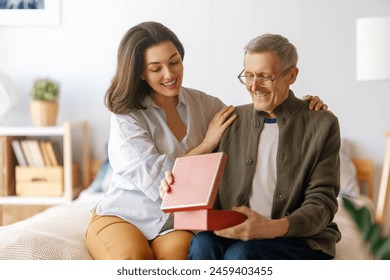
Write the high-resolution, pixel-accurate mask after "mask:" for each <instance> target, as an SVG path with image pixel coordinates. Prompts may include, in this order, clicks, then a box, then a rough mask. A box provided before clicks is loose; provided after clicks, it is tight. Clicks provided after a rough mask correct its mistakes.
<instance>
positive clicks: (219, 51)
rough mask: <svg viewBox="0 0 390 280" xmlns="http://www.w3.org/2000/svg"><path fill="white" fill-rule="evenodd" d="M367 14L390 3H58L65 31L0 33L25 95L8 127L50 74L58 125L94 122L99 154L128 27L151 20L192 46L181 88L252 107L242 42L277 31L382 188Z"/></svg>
mask: <svg viewBox="0 0 390 280" xmlns="http://www.w3.org/2000/svg"><path fill="white" fill-rule="evenodd" d="M366 16H390V1H389V0H371V1H369V0H327V1H325V0H324V1H319V0H289V1H287V0H274V1H269V0H267V1H265V0H241V1H236V0H215V1H213V0H197V1H189V0H143V1H132V0H130V1H129V0H127V1H126V0H112V1H103V0H62V7H61V17H62V18H61V25H60V26H57V27H27V26H26V27H3V26H0V71H2V72H4V73H6V74H7V75H8V76H9V77H10V78H11V79H12V80H13V81H14V83H15V84H16V86H17V88H18V90H19V92H20V95H21V100H20V102H19V103H18V104H17V106H16V107H15V108H14V109H13V110H12V111H11V112H10V114H9V116H8V119H9V123H10V124H11V125H21V124H27V125H28V124H30V123H31V121H30V116H29V109H28V104H29V101H30V96H29V91H30V88H31V86H32V83H33V80H34V79H35V78H37V77H46V76H47V77H51V78H53V79H56V80H58V81H60V83H61V99H60V106H61V108H60V114H59V122H62V121H65V120H78V119H86V120H88V122H89V124H90V128H91V142H92V150H91V152H92V154H93V156H95V157H99V156H101V155H102V154H103V153H104V144H105V142H106V141H107V139H108V131H109V113H108V111H107V110H106V108H105V107H104V105H103V96H104V92H105V90H106V89H107V87H108V85H109V82H110V80H111V78H112V76H113V73H114V70H115V66H116V51H117V47H118V44H119V41H120V39H121V37H122V35H123V34H124V32H125V31H126V30H127V29H128V28H130V27H131V26H133V25H135V24H137V23H139V22H141V21H144V20H155V21H160V22H162V23H164V24H165V25H167V26H168V27H170V28H171V29H172V30H174V31H175V32H176V33H177V35H178V36H179V38H180V39H181V41H182V42H183V44H184V46H185V49H186V57H185V61H184V62H185V80H184V85H185V86H190V87H195V88H198V89H202V90H204V91H206V92H207V93H209V94H212V95H215V96H218V97H220V98H221V99H222V100H223V101H225V102H226V103H227V104H243V103H247V102H250V99H249V96H248V93H247V92H246V91H245V89H244V88H243V87H242V86H241V85H240V84H239V83H238V81H237V79H236V76H237V74H238V73H239V72H240V71H241V69H242V59H243V56H242V54H243V52H242V47H243V46H244V44H245V43H246V42H247V41H249V40H250V39H251V38H253V37H254V36H257V35H259V34H261V33H265V32H271V33H281V34H283V35H284V36H286V37H288V38H289V39H290V40H291V41H292V42H293V43H294V44H295V45H296V46H297V48H298V52H299V55H300V60H299V68H300V75H299V77H298V81H297V82H296V84H295V85H294V86H293V90H294V91H295V93H296V95H297V96H299V97H300V96H303V95H304V94H308V93H310V94H316V95H319V96H321V98H323V99H324V100H325V101H326V102H327V103H328V104H329V106H330V108H331V110H332V111H333V112H334V113H335V114H336V115H337V116H338V117H339V120H340V125H341V131H342V136H343V137H346V138H348V139H349V140H351V141H352V142H353V153H354V156H355V157H370V158H373V159H374V163H375V182H374V183H375V185H376V186H378V185H379V181H380V172H381V168H382V161H383V154H384V150H385V144H386V142H385V139H384V137H383V132H384V131H385V130H389V129H390V121H389V119H390V110H388V107H389V105H390V82H375V83H373V82H372V83H369V82H357V81H356V79H355V72H356V71H355V65H356V62H355V21H356V19H357V18H359V17H366ZM73 112H77V113H76V114H75V113H73ZM375 195H377V193H376V194H375Z"/></svg>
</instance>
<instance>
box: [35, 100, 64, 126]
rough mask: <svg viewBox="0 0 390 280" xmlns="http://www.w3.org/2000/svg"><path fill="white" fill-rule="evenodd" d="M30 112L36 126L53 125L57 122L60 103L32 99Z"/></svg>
mask: <svg viewBox="0 0 390 280" xmlns="http://www.w3.org/2000/svg"><path fill="white" fill-rule="evenodd" d="M30 112H31V119H32V123H33V125H34V126H53V125H56V122H57V114H58V103H57V102H55V101H44V100H32V101H31V103H30Z"/></svg>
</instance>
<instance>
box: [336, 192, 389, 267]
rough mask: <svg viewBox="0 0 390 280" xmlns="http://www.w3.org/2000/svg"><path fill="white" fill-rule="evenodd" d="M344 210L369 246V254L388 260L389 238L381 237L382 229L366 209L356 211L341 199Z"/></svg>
mask: <svg viewBox="0 0 390 280" xmlns="http://www.w3.org/2000/svg"><path fill="white" fill-rule="evenodd" d="M343 203H344V208H345V209H346V211H347V212H348V213H349V214H350V216H351V218H352V219H353V220H354V222H355V223H356V226H357V227H358V228H359V230H360V232H361V234H362V236H363V238H364V240H365V241H366V242H368V243H369V244H370V247H371V253H372V254H373V255H374V257H375V258H376V259H380V260H389V259H390V237H382V228H381V226H380V225H379V224H376V223H374V222H373V221H372V217H371V214H370V211H369V210H368V209H367V208H366V207H361V208H359V209H357V208H356V207H355V205H354V204H353V203H352V202H351V201H350V200H349V199H347V198H345V197H343Z"/></svg>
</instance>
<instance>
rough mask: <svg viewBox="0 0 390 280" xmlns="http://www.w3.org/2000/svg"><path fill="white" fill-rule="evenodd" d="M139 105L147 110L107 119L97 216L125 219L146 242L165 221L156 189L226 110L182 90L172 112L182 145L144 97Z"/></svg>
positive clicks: (200, 94) (162, 114) (214, 100)
mask: <svg viewBox="0 0 390 280" xmlns="http://www.w3.org/2000/svg"><path fill="white" fill-rule="evenodd" d="M143 105H145V106H146V107H147V109H146V110H133V111H132V112H131V113H130V114H127V115H116V114H112V116H111V131H110V139H109V143H108V155H109V160H110V164H111V166H112V168H113V177H112V182H111V186H110V189H109V190H108V192H107V193H106V194H105V196H104V197H103V198H102V200H101V201H100V202H99V203H98V205H97V207H96V213H97V214H98V215H114V216H118V217H120V218H122V219H124V220H127V221H128V222H130V223H132V224H133V225H135V226H136V227H137V228H138V229H140V230H141V231H142V232H143V234H144V235H145V236H146V238H148V239H149V240H150V239H153V238H155V237H156V236H157V235H158V234H159V232H160V230H161V228H162V227H163V225H164V223H165V222H166V221H167V219H168V217H169V214H167V213H164V212H162V211H161V209H160V206H161V199H160V197H159V190H158V189H159V186H160V182H161V180H162V179H163V178H164V176H165V175H164V173H165V171H166V170H172V167H173V163H174V161H175V159H176V158H177V157H180V156H183V155H185V154H186V153H187V152H188V151H190V150H192V149H193V148H195V147H196V146H198V145H199V144H200V143H201V142H202V140H203V138H204V136H205V135H206V131H207V128H208V125H209V123H210V121H211V119H212V118H213V117H214V115H215V114H216V113H217V112H218V111H219V110H221V109H222V108H223V107H224V106H225V105H224V104H223V103H222V102H221V101H220V100H219V99H218V98H216V97H212V96H209V95H206V94H205V93H203V92H200V91H197V90H194V89H189V88H182V89H181V91H180V93H179V103H178V105H177V111H178V113H179V115H180V118H181V120H182V121H183V123H184V124H185V126H186V127H187V134H186V136H185V137H184V138H183V140H182V141H181V142H179V141H178V140H177V139H176V137H175V136H174V135H173V133H172V132H171V130H170V128H169V127H168V125H167V121H166V116H165V112H164V110H163V109H161V108H160V107H158V106H157V105H156V104H155V103H154V102H153V100H152V99H151V98H150V97H149V96H148V97H147V98H146V99H145V101H144V104H143Z"/></svg>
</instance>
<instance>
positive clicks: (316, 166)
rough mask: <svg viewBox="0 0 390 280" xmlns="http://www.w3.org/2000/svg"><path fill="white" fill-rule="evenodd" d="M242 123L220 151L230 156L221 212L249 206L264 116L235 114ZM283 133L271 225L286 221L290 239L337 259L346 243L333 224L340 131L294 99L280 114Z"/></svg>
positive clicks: (241, 110) (244, 109) (243, 110)
mask: <svg viewBox="0 0 390 280" xmlns="http://www.w3.org/2000/svg"><path fill="white" fill-rule="evenodd" d="M235 113H236V114H237V116H238V118H237V119H236V120H235V121H234V122H233V124H232V125H231V126H230V127H229V128H228V130H227V131H226V132H225V134H224V136H223V138H222V140H221V143H220V146H219V151H224V152H225V153H226V154H227V155H228V161H227V165H226V168H225V171H224V175H223V178H222V181H221V184H220V188H219V194H218V198H217V202H216V207H217V208H221V209H231V208H232V207H233V206H241V205H246V206H249V207H250V205H249V199H250V196H251V191H252V182H253V176H254V172H255V169H256V158H257V153H258V152H261V151H258V141H259V136H260V133H261V130H262V128H263V125H264V118H265V116H266V115H265V113H264V112H259V111H256V110H255V109H254V108H253V104H248V105H243V106H239V107H237V108H236V111H235ZM274 113H275V115H276V118H277V124H278V127H279V146H278V151H277V155H276V159H277V161H276V162H277V163H276V165H277V182H276V189H275V193H274V201H273V206H272V214H271V218H272V219H278V218H282V217H287V219H288V221H289V230H288V232H287V234H286V237H301V238H304V239H305V241H306V243H307V244H308V245H309V246H310V247H311V248H312V249H313V250H322V251H323V252H325V253H327V254H329V255H331V256H334V255H335V245H336V242H338V241H339V240H340V238H341V234H340V231H339V230H338V227H337V225H336V224H335V223H334V222H333V218H334V215H335V213H336V212H337V208H338V203H337V195H338V193H339V190H340V162H339V149H340V131H339V124H338V119H337V117H336V116H334V115H333V114H332V113H331V112H328V111H319V112H315V111H310V110H309V109H308V102H305V101H302V100H300V99H297V98H296V97H295V96H294V94H293V92H292V91H290V94H289V97H288V98H287V99H286V100H285V101H284V102H283V103H282V104H280V105H279V106H278V107H277V108H275V110H274Z"/></svg>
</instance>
